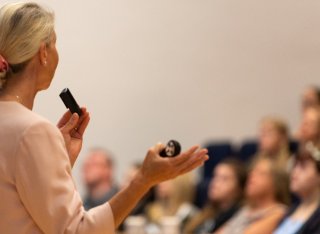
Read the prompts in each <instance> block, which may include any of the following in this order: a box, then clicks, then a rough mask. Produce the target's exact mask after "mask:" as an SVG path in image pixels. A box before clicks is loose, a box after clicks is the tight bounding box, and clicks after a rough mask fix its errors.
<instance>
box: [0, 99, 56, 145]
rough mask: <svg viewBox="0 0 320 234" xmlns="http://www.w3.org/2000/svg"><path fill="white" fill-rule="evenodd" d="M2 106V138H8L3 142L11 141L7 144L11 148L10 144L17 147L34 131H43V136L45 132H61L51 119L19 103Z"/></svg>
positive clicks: (51, 133)
mask: <svg viewBox="0 0 320 234" xmlns="http://www.w3.org/2000/svg"><path fill="white" fill-rule="evenodd" d="M2 107H4V108H2V110H3V112H2V111H1V113H0V128H1V134H0V138H3V139H6V140H4V141H3V142H7V143H9V144H8V145H6V146H7V147H9V148H10V146H11V148H12V147H13V148H15V146H14V145H16V144H19V142H21V140H22V139H23V138H28V137H30V135H31V134H34V133H40V132H41V133H42V136H43V134H45V135H56V136H58V135H59V134H60V131H59V130H58V128H57V127H56V126H54V125H53V124H52V123H51V122H50V121H49V120H47V119H46V118H44V117H42V116H41V115H39V114H37V113H35V112H33V111H31V110H29V109H27V108H25V107H24V106H22V105H20V104H19V103H9V104H5V105H3V104H2ZM37 135H38V136H39V134H37ZM35 136H36V135H35ZM4 147H5V146H4Z"/></svg>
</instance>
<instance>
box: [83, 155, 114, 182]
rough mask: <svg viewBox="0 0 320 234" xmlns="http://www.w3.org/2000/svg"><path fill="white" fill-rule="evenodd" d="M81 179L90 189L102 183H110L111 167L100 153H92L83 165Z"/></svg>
mask: <svg viewBox="0 0 320 234" xmlns="http://www.w3.org/2000/svg"><path fill="white" fill-rule="evenodd" d="M83 179H84V182H85V184H86V185H87V186H88V187H89V188H90V187H94V186H96V185H98V184H100V183H103V182H110V183H111V181H112V167H111V165H109V163H108V162H107V159H106V156H105V155H104V154H103V153H101V152H93V153H92V154H91V155H89V157H88V158H87V160H86V161H85V163H84V167H83Z"/></svg>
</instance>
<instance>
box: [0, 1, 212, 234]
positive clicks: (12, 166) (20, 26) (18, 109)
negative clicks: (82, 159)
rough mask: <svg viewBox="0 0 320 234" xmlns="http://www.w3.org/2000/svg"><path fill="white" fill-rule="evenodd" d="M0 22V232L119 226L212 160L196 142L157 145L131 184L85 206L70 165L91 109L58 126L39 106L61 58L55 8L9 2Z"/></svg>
mask: <svg viewBox="0 0 320 234" xmlns="http://www.w3.org/2000/svg"><path fill="white" fill-rule="evenodd" d="M0 29H1V30H0V55H1V57H0V80H1V82H0V89H1V91H0V110H1V111H0V129H1V131H0V194H1V203H0V214H2V215H1V219H0V232H1V233H19V234H27V233H28V234H29V233H46V234H50V233H114V230H115V228H116V227H118V225H119V224H120V223H121V222H122V220H123V219H124V217H126V216H127V215H128V213H129V212H130V211H131V210H132V208H133V207H134V206H135V204H136V203H137V202H138V201H139V199H140V198H141V197H142V196H143V195H144V194H145V193H146V192H147V191H148V190H149V189H150V188H151V187H153V186H154V185H155V184H157V183H159V182H162V181H164V180H167V179H170V178H174V177H176V176H178V175H180V174H184V173H186V172H188V171H190V170H192V169H194V168H196V167H199V166H200V165H202V164H203V162H204V161H205V160H207V155H206V154H207V151H206V150H204V149H202V150H199V151H197V149H198V147H197V146H194V147H192V148H190V149H189V150H188V151H186V152H184V153H182V155H180V156H178V157H176V158H171V159H168V158H161V157H160V156H159V152H160V151H161V150H162V149H163V148H164V146H163V145H162V144H157V145H156V146H154V147H152V148H150V149H149V151H148V153H147V155H146V158H145V160H144V163H143V166H142V168H141V169H140V170H139V172H138V173H137V174H136V176H135V177H134V179H133V180H132V181H131V183H130V184H129V185H128V186H127V187H126V188H124V189H123V190H122V191H120V192H119V193H118V194H117V195H115V196H114V197H113V198H112V199H111V200H110V202H109V203H105V204H103V205H101V206H99V207H96V208H94V209H91V210H90V211H88V212H85V211H84V209H83V206H82V202H81V199H80V196H79V194H78V192H77V190H76V188H75V185H74V183H73V179H72V176H71V168H72V165H73V164H74V162H75V160H76V159H77V156H78V154H79V152H80V149H81V145H82V138H83V134H84V132H85V130H86V127H87V125H88V123H89V119H90V117H89V113H88V112H87V110H86V109H85V108H82V111H83V115H82V116H81V118H79V116H78V115H77V114H71V113H70V112H66V113H65V114H64V116H63V117H62V119H61V120H60V122H59V123H58V128H57V127H55V126H53V125H52V124H51V123H49V122H48V121H47V120H45V119H44V118H42V117H41V116H38V115H37V114H36V113H34V112H32V107H33V103H34V99H35V96H36V94H37V93H38V92H39V91H41V90H44V89H47V88H48V87H49V86H50V83H51V80H52V79H53V76H54V73H55V70H56V67H57V65H58V53H57V50H56V46H55V43H56V34H55V30H54V16H53V13H51V12H49V11H48V10H46V9H44V8H43V7H41V6H39V5H38V4H36V3H13V4H8V5H5V6H4V7H2V8H1V9H0ZM59 130H60V131H59ZM3 214H5V215H3Z"/></svg>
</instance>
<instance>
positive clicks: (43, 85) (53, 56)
mask: <svg viewBox="0 0 320 234" xmlns="http://www.w3.org/2000/svg"><path fill="white" fill-rule="evenodd" d="M56 41H57V37H56V33H55V32H54V33H53V36H52V39H51V41H50V43H48V44H45V43H44V44H43V45H41V47H40V52H39V54H40V60H41V64H42V65H41V67H40V68H39V73H40V75H39V77H40V79H39V80H38V82H37V83H38V84H37V87H38V90H44V89H47V88H48V87H49V86H50V84H51V81H52V79H53V77H54V74H55V71H56V68H57V66H58V63H59V54H58V51H57V48H56Z"/></svg>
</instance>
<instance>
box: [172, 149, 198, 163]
mask: <svg viewBox="0 0 320 234" xmlns="http://www.w3.org/2000/svg"><path fill="white" fill-rule="evenodd" d="M198 149H199V146H198V145H195V146H192V147H191V148H190V149H188V150H187V151H185V152H183V153H182V154H180V155H178V156H177V157H174V158H172V159H171V160H172V162H171V163H172V164H173V165H174V166H179V165H181V164H184V163H185V162H186V161H188V160H189V159H190V157H191V155H192V154H194V153H195V152H196V151H197V150H198Z"/></svg>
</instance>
